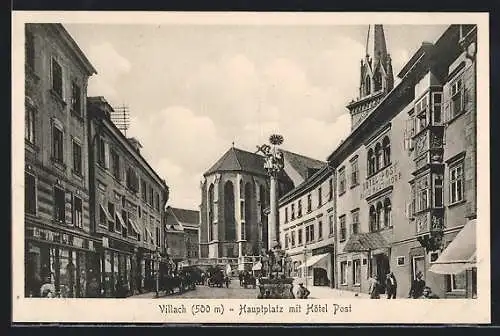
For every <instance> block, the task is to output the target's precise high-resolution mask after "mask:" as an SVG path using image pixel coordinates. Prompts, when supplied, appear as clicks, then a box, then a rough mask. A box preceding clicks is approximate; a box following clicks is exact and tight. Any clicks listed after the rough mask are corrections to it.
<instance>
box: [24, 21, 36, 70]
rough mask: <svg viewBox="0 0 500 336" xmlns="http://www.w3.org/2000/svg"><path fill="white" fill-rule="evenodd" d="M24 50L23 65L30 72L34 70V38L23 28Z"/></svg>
mask: <svg viewBox="0 0 500 336" xmlns="http://www.w3.org/2000/svg"><path fill="white" fill-rule="evenodd" d="M24 38H25V40H24V49H25V59H26V61H25V64H26V65H27V66H28V67H29V68H30V69H31V70H32V71H34V70H35V36H34V35H33V33H32V32H31V31H29V30H28V29H26V25H25V28H24Z"/></svg>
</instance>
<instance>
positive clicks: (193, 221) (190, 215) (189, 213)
mask: <svg viewBox="0 0 500 336" xmlns="http://www.w3.org/2000/svg"><path fill="white" fill-rule="evenodd" d="M170 209H171V210H172V212H173V213H174V216H175V218H177V220H178V221H179V222H180V223H181V224H182V225H183V226H196V227H198V226H200V213H199V211H196V210H189V209H180V208H173V207H170Z"/></svg>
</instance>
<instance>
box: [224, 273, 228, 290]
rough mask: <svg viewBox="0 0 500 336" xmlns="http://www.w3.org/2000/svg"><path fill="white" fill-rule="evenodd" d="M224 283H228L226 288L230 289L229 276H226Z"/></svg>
mask: <svg viewBox="0 0 500 336" xmlns="http://www.w3.org/2000/svg"><path fill="white" fill-rule="evenodd" d="M224 281H225V282H226V288H229V276H227V275H226V277H225V278H224Z"/></svg>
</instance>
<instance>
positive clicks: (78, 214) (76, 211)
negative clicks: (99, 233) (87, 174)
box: [73, 196, 83, 229]
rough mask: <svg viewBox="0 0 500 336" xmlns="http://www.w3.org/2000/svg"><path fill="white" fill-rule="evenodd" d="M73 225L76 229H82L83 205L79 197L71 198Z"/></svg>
mask: <svg viewBox="0 0 500 336" xmlns="http://www.w3.org/2000/svg"><path fill="white" fill-rule="evenodd" d="M73 224H74V225H75V226H76V227H77V228H80V229H81V228H83V204H82V199H81V198H80V197H77V196H74V197H73Z"/></svg>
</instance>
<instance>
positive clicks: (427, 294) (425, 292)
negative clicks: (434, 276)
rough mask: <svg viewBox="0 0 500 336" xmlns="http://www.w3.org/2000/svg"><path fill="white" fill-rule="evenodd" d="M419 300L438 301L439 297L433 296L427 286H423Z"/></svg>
mask: <svg viewBox="0 0 500 336" xmlns="http://www.w3.org/2000/svg"><path fill="white" fill-rule="evenodd" d="M419 299H439V296H437V295H436V294H434V293H433V292H432V289H431V288H430V287H429V286H425V287H424V289H423V291H422V295H421V296H420V297H419Z"/></svg>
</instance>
